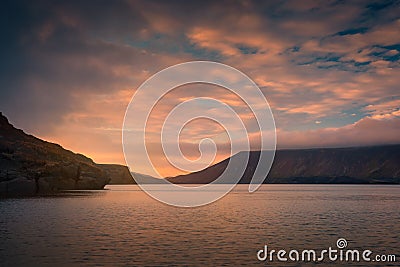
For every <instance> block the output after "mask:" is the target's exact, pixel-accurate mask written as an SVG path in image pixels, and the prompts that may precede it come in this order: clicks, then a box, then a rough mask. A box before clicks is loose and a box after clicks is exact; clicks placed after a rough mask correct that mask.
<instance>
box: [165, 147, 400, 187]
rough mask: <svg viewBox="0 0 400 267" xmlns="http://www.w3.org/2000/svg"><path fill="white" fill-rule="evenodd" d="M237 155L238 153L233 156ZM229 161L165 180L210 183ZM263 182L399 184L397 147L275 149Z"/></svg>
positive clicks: (253, 155)
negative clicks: (271, 162)
mask: <svg viewBox="0 0 400 267" xmlns="http://www.w3.org/2000/svg"><path fill="white" fill-rule="evenodd" d="M259 155H260V152H259V151H252V152H250V157H249V163H248V165H247V167H246V170H245V172H244V174H243V176H242V177H241V179H240V181H239V183H243V184H247V183H250V181H251V178H252V175H253V173H254V169H255V168H256V166H257V163H258V158H259ZM238 156H241V155H240V153H238V154H236V155H234V156H233V157H238ZM229 160H230V159H229V158H228V159H226V160H224V161H221V162H219V163H217V164H215V165H212V166H210V167H208V168H206V169H204V170H202V171H199V172H195V173H190V174H187V175H180V176H176V177H170V178H167V179H168V180H169V181H170V182H173V183H177V184H179V183H181V184H184V183H186V184H203V183H210V182H212V181H214V180H215V179H216V178H218V177H219V175H221V174H222V172H223V171H224V170H225V168H226V166H227V164H228V162H229ZM264 183H273V184H276V183H289V184H290V183H306V184H331V183H332V184H380V183H389V184H399V183H400V145H385V146H373V147H352V148H318V149H298V150H277V151H276V154H275V160H274V163H273V165H272V167H271V170H270V172H269V174H268V177H267V179H266V180H265V181H264Z"/></svg>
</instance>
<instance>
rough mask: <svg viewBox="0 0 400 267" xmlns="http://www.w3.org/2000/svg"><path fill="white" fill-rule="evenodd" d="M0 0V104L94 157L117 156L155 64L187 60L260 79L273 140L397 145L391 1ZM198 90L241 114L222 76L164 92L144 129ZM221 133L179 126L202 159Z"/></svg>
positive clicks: (398, 6)
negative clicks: (205, 144)
mask: <svg viewBox="0 0 400 267" xmlns="http://www.w3.org/2000/svg"><path fill="white" fill-rule="evenodd" d="M1 5H2V6H1V9H0V13H1V16H0V20H1V23H0V25H1V26H0V29H1V35H2V40H1V42H0V53H1V63H0V68H1V71H0V77H1V78H0V111H2V112H3V113H4V114H5V115H6V116H7V117H8V118H9V120H10V121H11V122H12V123H13V124H14V125H15V126H16V127H18V128H22V129H23V130H24V131H26V132H28V133H30V134H33V135H36V136H38V137H40V138H43V139H45V140H48V141H51V142H56V143H59V144H61V145H62V146H63V147H65V148H67V149H71V150H73V151H75V152H79V153H83V154H85V155H87V156H89V157H91V158H93V159H94V160H95V161H96V162H100V163H120V164H124V163H125V161H124V155H123V153H122V145H121V128H122V123H123V120H124V114H125V110H126V108H127V105H128V103H129V101H130V100H131V98H132V96H133V95H134V93H135V91H136V90H137V88H138V87H139V86H140V85H141V84H142V83H143V82H144V81H145V80H146V79H148V78H149V77H151V76H152V75H153V74H155V73H156V72H158V71H160V70H162V69H164V68H166V67H169V66H171V65H174V64H178V63H183V62H187V61H193V60H207V61H216V62H220V63H224V64H227V65H230V66H232V67H235V68H237V69H238V70H240V71H242V72H244V73H245V74H246V75H248V76H249V77H250V78H251V79H252V80H254V81H255V82H256V83H257V85H258V86H259V87H260V89H261V90H262V92H263V94H264V95H265V97H266V99H267V100H268V102H269V105H270V107H271V109H272V112H273V115H274V118H275V123H276V128H277V129H276V133H277V147H278V148H311V147H341V146H359V145H379V144H394V143H400V134H399V133H400V90H399V87H400V86H399V84H400V75H399V74H400V72H399V70H400V1H307V0H306V1H186V2H183V1H2V3H1ZM194 96H197V97H211V98H218V99H220V100H222V101H225V102H226V103H228V104H230V105H232V106H233V107H234V108H235V110H237V112H238V114H240V115H241V116H246V114H248V110H247V109H246V107H245V106H244V105H243V103H241V102H240V99H236V98H235V96H232V94H229V93H228V92H226V91H224V89H223V88H218V87H216V86H205V85H204V86H201V85H191V86H186V87H182V88H178V89H177V90H174V91H173V92H172V93H171V95H168V96H167V97H166V99H165V100H164V102H163V104H162V105H160V107H159V111H158V113H156V114H155V116H154V120H153V121H154V123H153V124H152V123H150V124H149V125H150V126H149V129H148V131H149V133H150V134H155V135H157V133H159V129H160V125H161V123H162V121H163V118H165V115H166V114H167V113H168V111H169V110H170V108H171V107H173V106H174V105H176V103H177V100H185V99H187V98H188V97H189V98H190V97H194ZM203 108H204V107H203ZM200 109H201V107H200ZM163 116H164V117H163ZM249 124H251V122H249ZM249 127H250V128H251V125H250V126H249ZM223 131H224V129H223V128H222V127H219V126H218V125H215V123H214V124H213V123H212V122H210V121H202V120H198V121H193V122H192V123H191V124H190V125H187V128H186V129H185V131H184V132H183V133H182V150H183V153H184V154H185V155H186V156H187V157H189V158H191V157H193V158H196V157H198V156H199V150H198V141H199V140H201V139H202V138H206V137H209V136H210V135H211V136H212V137H214V138H217V141H216V143H217V146H218V148H221V152H220V153H219V154H218V156H217V158H216V159H215V162H216V161H219V160H221V159H223V158H226V157H227V156H229V153H228V152H229V151H228V149H226V146H227V144H226V141H227V139H226V136H224V133H223ZM250 133H251V134H257V132H256V130H254V129H253V130H251V131H250ZM154 140H156V138H155V139H153V141H154ZM155 143H158V148H154V149H153V155H154V157H157V156H160V155H161V154H160V153H161V152H162V151H160V148H159V142H158V141H155ZM160 157H161V156H160ZM155 161H157V159H155ZM160 169H162V173H163V175H165V176H168V175H174V174H177V173H179V171H176V170H172V169H171V168H170V167H169V166H168V164H167V165H165V164H164V165H163V164H161V165H160Z"/></svg>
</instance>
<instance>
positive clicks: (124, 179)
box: [98, 164, 135, 184]
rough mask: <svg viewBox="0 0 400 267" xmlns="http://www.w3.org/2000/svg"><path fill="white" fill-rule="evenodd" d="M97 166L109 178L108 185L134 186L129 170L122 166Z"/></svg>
mask: <svg viewBox="0 0 400 267" xmlns="http://www.w3.org/2000/svg"><path fill="white" fill-rule="evenodd" d="M98 166H99V167H100V168H101V169H103V170H104V171H105V172H106V174H107V175H108V177H110V182H109V183H108V184H134V183H135V180H133V178H132V175H131V173H130V172H129V168H128V167H127V166H124V165H119V164H98Z"/></svg>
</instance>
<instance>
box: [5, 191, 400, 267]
mask: <svg viewBox="0 0 400 267" xmlns="http://www.w3.org/2000/svg"><path fill="white" fill-rule="evenodd" d="M246 189H247V187H246V186H245V185H241V186H238V187H236V189H235V190H234V192H231V193H230V194H228V195H227V196H226V197H224V198H223V199H221V200H219V201H217V202H215V203H213V204H210V205H207V206H204V207H200V208H175V207H171V206H167V205H165V204H162V203H159V202H157V201H156V200H153V199H152V198H150V197H148V196H147V195H146V194H145V193H143V192H142V191H140V189H139V188H138V187H136V186H108V190H104V191H88V192H79V193H74V194H72V193H71V194H66V195H64V196H62V197H46V198H25V199H5V200H4V199H3V200H0V216H1V217H0V236H1V241H0V265H1V266H121V265H122V266H160V265H169V266H175V265H179V266H181V265H186V266H187V265H190V266H240V265H246V266H254V265H258V266H265V265H269V266H271V265H275V264H278V265H282V263H277V262H272V263H271V262H260V261H258V260H257V257H256V253H257V251H258V250H260V249H262V248H263V247H264V245H265V244H267V245H268V247H269V248H271V249H276V250H279V249H285V250H287V251H289V250H290V249H297V250H303V249H315V250H322V249H327V248H328V247H329V246H332V247H336V240H337V239H338V238H339V237H342V238H345V239H347V241H348V248H349V249H357V248H358V249H360V250H361V249H370V250H372V251H373V252H374V253H376V254H396V255H397V263H392V266H398V265H399V263H400V262H399V261H400V258H399V247H400V233H399V232H400V231H399V230H400V226H399V223H400V209H399V207H400V187H399V186H360V185H358V186H357V185H356V186H343V185H341V186H333V185H331V186H311V185H265V186H263V187H262V188H261V189H260V190H259V191H257V192H256V193H253V194H249V193H247V192H246ZM328 263H329V262H326V263H321V264H319V265H321V266H322V265H325V264H328ZM329 264H331V263H329ZM288 265H290V264H288ZM299 265H301V263H292V266H299ZM303 265H307V266H312V265H313V264H312V263H307V264H303ZM338 265H344V263H338ZM352 265H354V266H355V265H356V264H352ZM375 265H376V263H375V264H373V263H370V264H366V263H359V266H375ZM387 265H389V264H387V263H386V264H380V265H379V264H378V265H377V266H387Z"/></svg>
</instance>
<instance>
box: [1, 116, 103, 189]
mask: <svg viewBox="0 0 400 267" xmlns="http://www.w3.org/2000/svg"><path fill="white" fill-rule="evenodd" d="M109 180H110V178H109V177H108V175H107V173H106V172H105V171H104V170H103V169H102V168H100V167H99V166H98V165H97V164H96V163H94V162H93V161H92V160H91V159H90V158H87V157H85V156H84V155H81V154H75V153H73V152H72V151H69V150H66V149H64V148H62V147H61V146H60V145H57V144H53V143H50V142H46V141H43V140H41V139H39V138H36V137H34V136H32V135H28V134H26V133H24V132H23V131H22V130H19V129H16V128H14V127H13V126H12V125H11V124H10V123H9V122H8V120H7V118H6V117H5V116H4V115H3V114H2V113H0V195H2V196H9V195H34V194H37V193H52V192H58V191H60V190H75V189H78V190H84V189H102V188H104V186H105V185H106V184H107V183H108V182H109Z"/></svg>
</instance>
